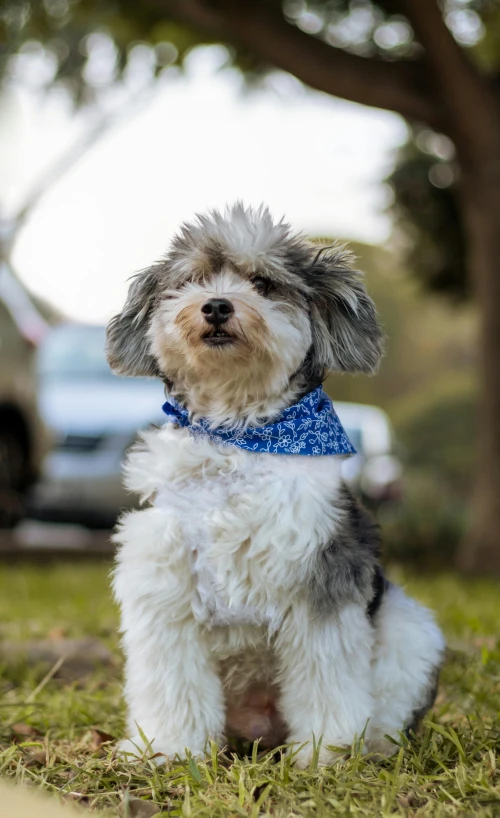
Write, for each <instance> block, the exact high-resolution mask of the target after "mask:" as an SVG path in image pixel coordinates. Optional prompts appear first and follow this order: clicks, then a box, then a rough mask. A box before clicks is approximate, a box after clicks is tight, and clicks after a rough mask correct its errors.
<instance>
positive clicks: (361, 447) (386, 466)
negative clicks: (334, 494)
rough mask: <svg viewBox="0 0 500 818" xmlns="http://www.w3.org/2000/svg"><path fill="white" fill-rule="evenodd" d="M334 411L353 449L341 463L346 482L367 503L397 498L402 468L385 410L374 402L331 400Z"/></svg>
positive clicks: (400, 489)
mask: <svg viewBox="0 0 500 818" xmlns="http://www.w3.org/2000/svg"><path fill="white" fill-rule="evenodd" d="M335 411H336V412H337V414H338V416H339V418H340V422H341V423H342V425H343V427H344V429H345V430H346V432H347V435H348V437H349V439H350V440H351V443H352V444H353V446H354V448H355V449H356V451H357V455H355V457H350V458H349V459H348V460H345V461H344V463H343V464H342V474H343V476H344V479H345V480H346V482H347V483H348V484H349V485H350V486H351V487H352V488H354V489H357V490H358V492H359V493H360V494H361V496H362V498H363V499H364V500H365V501H366V502H367V504H368V505H371V506H378V505H380V504H382V503H386V502H388V501H391V500H399V499H400V497H401V492H402V480H401V478H402V468H401V463H400V461H399V459H398V458H397V457H396V455H395V453H394V433H393V430H392V426H391V422H390V420H389V418H388V416H387V414H386V413H385V412H384V411H383V410H382V409H379V407H378V406H366V405H365V404H360V403H341V402H335Z"/></svg>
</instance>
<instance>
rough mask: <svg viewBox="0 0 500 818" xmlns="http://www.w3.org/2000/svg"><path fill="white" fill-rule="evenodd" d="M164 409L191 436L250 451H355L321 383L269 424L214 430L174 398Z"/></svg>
mask: <svg viewBox="0 0 500 818" xmlns="http://www.w3.org/2000/svg"><path fill="white" fill-rule="evenodd" d="M162 408H163V411H164V412H165V414H166V415H167V417H168V418H169V419H170V420H172V421H173V422H175V423H176V424H177V425H178V426H182V427H183V428H188V429H189V431H190V432H191V434H192V435H194V436H196V437H207V438H209V440H211V441H213V442H214V443H222V444H225V445H227V446H237V447H238V448H239V449H247V450H248V451H250V452H267V453H268V454H304V455H308V456H310V455H322V454H323V455H324V454H330V455H331V454H337V455H346V454H356V449H355V448H354V446H353V445H352V443H351V441H350V440H349V438H348V437H347V435H346V433H345V431H344V429H343V427H342V424H341V423H340V420H339V419H338V417H337V413H336V412H335V409H334V408H333V405H332V402H331V400H330V398H329V397H328V395H327V394H326V393H325V392H323V390H322V388H321V386H318V388H317V389H314V390H313V391H312V392H308V393H307V395H305V396H304V397H303V398H302V400H300V401H299V402H298V403H295V404H294V405H293V406H290V407H289V408H288V409H284V410H283V411H282V412H281V413H280V414H279V415H278V417H276V418H275V419H274V420H273V421H272V422H271V423H269V424H267V425H266V426H249V427H247V428H246V429H238V428H236V429H234V428H233V429H226V428H224V427H222V426H219V427H217V428H215V429H212V428H210V424H209V422H208V421H207V420H205V419H204V418H201V419H200V420H196V421H191V420H190V419H189V412H188V410H187V409H185V408H184V406H181V404H179V403H177V401H176V400H175V398H169V400H168V401H167V402H166V403H164V404H163V407H162Z"/></svg>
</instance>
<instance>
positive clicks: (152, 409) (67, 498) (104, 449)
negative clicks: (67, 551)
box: [29, 324, 165, 528]
mask: <svg viewBox="0 0 500 818" xmlns="http://www.w3.org/2000/svg"><path fill="white" fill-rule="evenodd" d="M104 343H105V329H104V327H100V326H87V325H81V324H60V325H59V326H58V327H56V328H55V329H53V330H52V332H51V333H50V334H49V335H48V336H47V338H46V340H45V342H44V343H43V344H42V345H41V347H40V349H39V353H38V359H37V363H38V367H37V368H38V379H39V401H40V410H41V412H42V415H43V418H44V420H45V423H46V425H47V426H48V428H49V429H50V431H51V433H52V437H53V448H52V451H51V452H50V454H49V455H48V456H47V457H46V459H45V462H44V467H43V473H42V478H41V480H40V482H39V483H38V484H37V485H36V486H35V488H34V491H33V492H32V496H31V498H30V506H29V513H30V516H31V517H35V518H37V519H39V520H46V521H49V520H50V521H54V522H65V523H79V524H81V525H87V526H89V527H92V528H107V527H109V526H111V525H113V524H114V522H115V520H116V516H117V514H118V513H119V511H120V510H121V509H124V508H128V507H130V506H133V505H134V504H135V502H136V498H135V497H134V496H133V495H131V494H129V493H127V491H126V490H125V489H124V487H123V485H122V465H123V460H124V457H125V453H126V450H127V449H128V448H129V446H130V445H131V444H132V443H133V442H134V441H135V439H136V438H137V434H138V432H139V431H140V430H141V429H145V428H146V427H147V426H150V425H152V424H161V423H163V418H164V415H163V413H162V411H161V406H162V403H163V402H164V400H165V398H164V393H163V385H162V384H161V383H160V382H159V381H158V380H150V379H147V378H120V377H118V376H116V375H113V374H112V372H111V371H110V369H109V366H108V364H107V361H106V358H105V355H104Z"/></svg>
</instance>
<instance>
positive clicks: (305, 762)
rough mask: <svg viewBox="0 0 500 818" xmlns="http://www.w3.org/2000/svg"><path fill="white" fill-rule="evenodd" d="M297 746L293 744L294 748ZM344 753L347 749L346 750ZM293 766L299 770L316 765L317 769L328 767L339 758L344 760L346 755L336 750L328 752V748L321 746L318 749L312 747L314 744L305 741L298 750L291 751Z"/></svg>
mask: <svg viewBox="0 0 500 818" xmlns="http://www.w3.org/2000/svg"><path fill="white" fill-rule="evenodd" d="M296 746H297V744H295V747H296ZM346 752H348V751H347V749H346ZM292 755H293V759H292V760H293V764H294V765H295V766H296V767H297V768H298V769H299V770H305V769H306V768H307V767H310V766H311V765H316V764H317V765H318V767H328V766H329V765H330V764H333V763H334V762H335V761H338V759H339V758H344V757H345V755H346V753H339V752H338V751H336V750H329V749H328V747H326V746H324V745H323V744H321V745H320V746H319V747H318V746H317V745H316V746H315V745H314V742H312V741H307V742H305V743H302V746H301V747H300V749H299V750H297V751H296V750H295V749H292Z"/></svg>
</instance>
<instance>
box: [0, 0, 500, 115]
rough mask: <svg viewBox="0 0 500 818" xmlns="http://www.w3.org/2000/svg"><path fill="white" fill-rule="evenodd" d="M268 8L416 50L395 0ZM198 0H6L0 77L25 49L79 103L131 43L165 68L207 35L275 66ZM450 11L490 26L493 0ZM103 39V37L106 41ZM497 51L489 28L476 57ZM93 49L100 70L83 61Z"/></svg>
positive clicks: (124, 57)
mask: <svg viewBox="0 0 500 818" xmlns="http://www.w3.org/2000/svg"><path fill="white" fill-rule="evenodd" d="M267 5H268V7H269V8H270V9H272V8H273V7H274V12H275V13H276V14H278V15H283V17H284V19H285V20H286V21H287V22H288V23H290V24H292V25H297V26H299V27H300V28H301V29H302V31H305V32H308V33H309V34H310V35H311V38H317V39H322V40H324V41H326V42H328V43H329V44H330V45H331V46H333V47H336V48H341V49H344V50H346V51H350V52H352V53H355V54H358V55H360V56H365V57H373V56H376V57H379V58H380V59H388V60H391V61H393V60H396V59H408V58H411V57H413V56H415V55H416V54H418V49H419V46H418V43H417V42H416V38H415V34H414V32H413V30H412V28H411V26H410V24H409V23H408V21H407V20H406V18H405V17H404V15H402V14H401V11H400V9H399V7H398V4H395V3H394V0H376V2H375V0H373V1H370V0H309V2H302V0H284V1H283V2H282V1H281V0H268V3H267ZM196 6H197V8H196V7H195V6H194V5H193V6H191V7H189V6H188V4H185V7H184V8H183V4H182V3H179V4H172V3H169V2H168V0H157V2H151V1H150V0H146V2H136V0H100V2H95V0H4V3H3V6H2V9H1V11H0V43H4V44H5V45H4V48H3V50H2V51H0V75H1V74H3V76H4V78H7V79H10V78H11V76H12V75H15V76H17V77H19V75H20V73H21V74H22V70H21V72H19V68H20V67H21V68H22V66H20V64H19V63H17V64H16V63H13V62H12V60H11V57H12V56H13V55H17V56H21V58H22V59H23V60H26V59H29V57H30V55H31V56H35V57H37V58H39V57H40V55H41V53H42V51H44V52H45V55H46V56H47V57H49V59H50V61H51V63H52V68H53V70H52V72H51V74H50V76H48V77H47V83H48V84H54V83H59V84H64V86H65V87H66V88H67V89H69V90H70V92H71V94H72V95H73V97H74V99H75V100H76V101H77V102H85V101H88V100H89V99H92V98H93V96H94V94H95V93H96V92H98V91H99V89H101V88H102V87H105V86H106V85H108V84H111V83H113V82H116V81H118V80H119V79H120V78H121V77H122V76H123V73H124V71H125V70H126V69H127V66H128V65H129V62H130V56H131V52H132V51H133V49H134V47H136V46H138V45H141V46H142V47H143V52H142V55H143V57H144V56H145V52H144V47H147V48H148V49H149V55H148V60H149V61H150V62H152V64H153V66H154V67H153V73H154V74H156V75H158V74H160V73H161V71H162V70H163V68H164V67H165V66H169V65H173V64H177V65H182V62H183V59H184V57H185V55H186V54H187V53H188V52H189V51H190V49H191V48H193V47H194V46H196V45H199V44H200V43H201V44H209V43H214V42H219V43H223V44H224V45H225V46H226V47H228V49H229V52H230V56H231V59H232V60H233V61H234V62H235V63H236V64H237V65H238V66H239V67H240V68H241V69H242V70H243V71H244V72H245V73H250V74H251V75H252V74H254V73H255V72H257V73H258V72H260V71H262V70H268V69H269V68H270V67H272V65H271V66H270V65H269V64H266V65H263V64H262V63H260V62H259V60H258V59H257V58H256V56H255V55H254V54H250V53H248V52H245V51H242V50H241V48H240V47H239V46H238V43H237V42H232V41H231V40H230V39H229V40H228V37H227V31H226V30H225V28H224V26H223V25H220V27H219V26H218V25H217V14H215V17H214V8H213V6H212V3H211V2H209V0H200V2H199V3H198V4H196ZM467 6H468V7H469V8H467V9H464V7H467ZM447 8H448V11H449V15H450V14H451V15H453V13H455V14H458V15H460V14H463V13H464V11H465V10H467V12H468V13H469V14H470V15H473V17H474V20H476V21H477V26H479V27H480V26H481V17H482V18H483V19H484V21H485V23H486V24H487V25H488V28H493V29H495V30H496V25H497V17H496V15H495V9H494V4H493V3H492V0H474V2H472V0H469V2H467V0H465V2H464V0H448V2H447ZM176 12H177V13H176ZM214 19H215V23H214ZM449 19H450V20H452V16H451V17H450V18H449ZM219 29H220V30H219ZM455 29H457V24H456V23H455ZM457 30H458V29H457ZM95 35H99V36H100V38H101V39H100V40H98V39H97V38H96V36H95ZM103 38H107V42H106V43H104V40H103ZM481 38H482V35H481V36H480V39H481ZM98 52H99V54H98ZM494 54H495V38H494V35H493V34H492V35H490V34H488V38H487V40H486V44H485V50H484V58H483V62H484V63H485V64H486V65H487V66H491V64H492V63H494V56H493V55H494ZM96 55H97V56H98V59H99V61H100V70H99V71H98V72H97V74H99V76H97V74H96V72H95V71H94V70H92V66H90V63H91V62H92V59H93V57H94V56H96ZM487 55H489V56H487ZM136 56H137V52H136ZM89 66H90V68H91V70H89Z"/></svg>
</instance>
